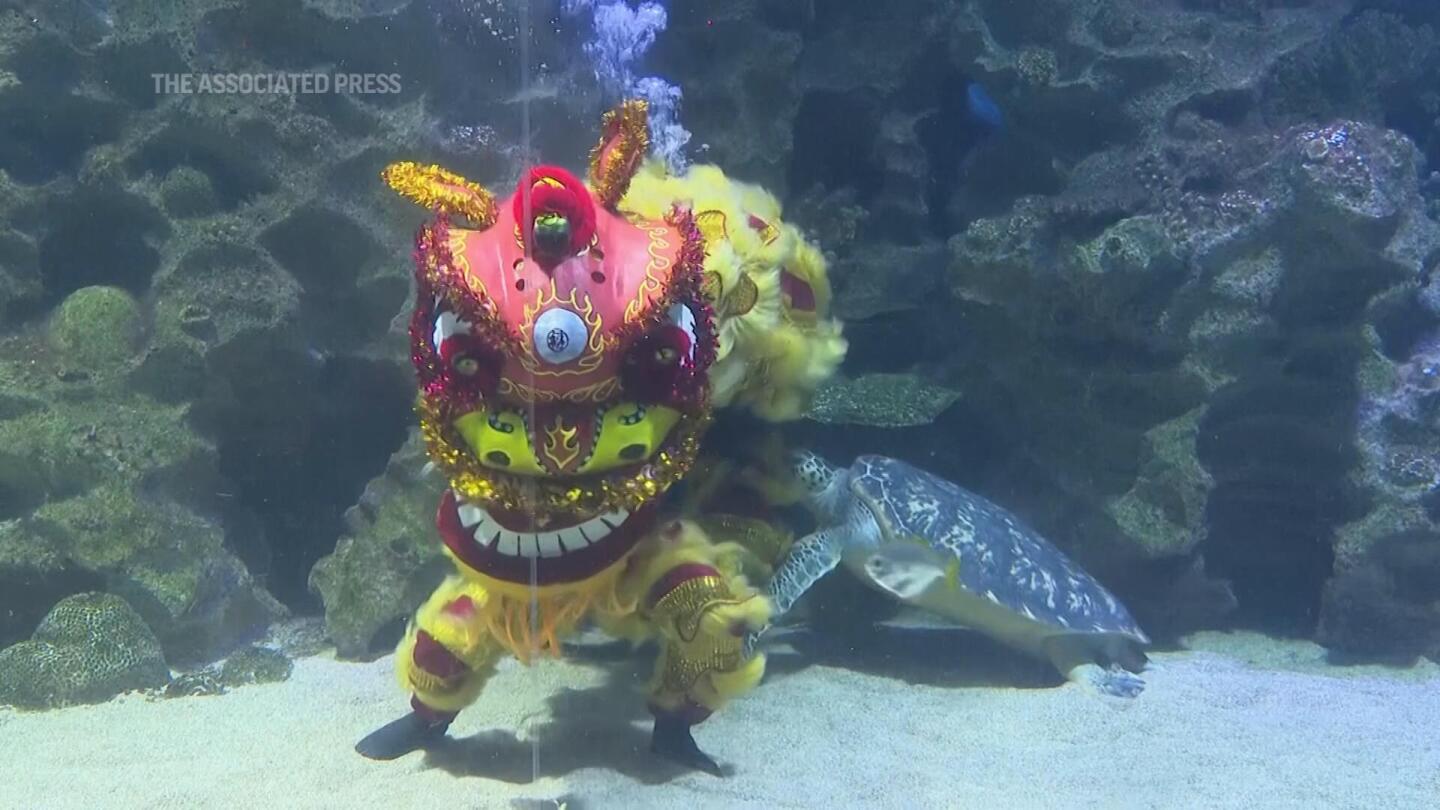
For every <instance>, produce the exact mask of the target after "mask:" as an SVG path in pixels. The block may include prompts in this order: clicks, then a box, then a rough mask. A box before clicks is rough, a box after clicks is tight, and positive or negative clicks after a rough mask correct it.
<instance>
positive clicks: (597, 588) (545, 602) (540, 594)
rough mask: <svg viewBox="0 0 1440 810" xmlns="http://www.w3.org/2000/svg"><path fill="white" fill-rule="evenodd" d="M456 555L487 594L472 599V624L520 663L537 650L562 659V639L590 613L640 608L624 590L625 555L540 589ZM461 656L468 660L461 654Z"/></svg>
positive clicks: (467, 576)
mask: <svg viewBox="0 0 1440 810" xmlns="http://www.w3.org/2000/svg"><path fill="white" fill-rule="evenodd" d="M446 551H447V552H448V551H449V549H446ZM632 553H633V552H632ZM451 559H452V561H454V562H455V564H456V567H457V568H458V569H459V570H460V572H461V575H462V576H461V577H460V578H461V579H462V580H463V581H464V582H465V583H466V586H467V587H469V588H473V589H476V591H478V592H480V593H483V594H485V601H484V603H483V604H482V603H480V602H479V601H478V600H473V598H472V601H475V602H476V607H477V610H476V613H475V616H474V617H473V618H472V619H471V622H470V623H471V625H473V627H474V631H473V632H476V633H479V634H481V635H482V636H484V637H488V638H490V639H491V640H492V641H493V643H494V644H495V645H497V646H498V647H499V648H501V649H504V650H506V651H509V652H510V653H511V654H512V655H514V656H515V657H516V658H518V659H519V660H520V661H521V663H527V664H528V663H529V662H530V661H531V659H532V658H533V657H534V656H535V655H536V654H544V655H549V656H552V657H559V656H560V654H561V646H560V640H561V639H562V638H564V637H565V636H567V635H569V634H571V633H573V632H574V631H575V628H576V627H577V626H578V625H579V623H580V622H581V621H582V620H583V619H584V618H585V617H586V616H587V614H591V613H595V614H599V615H611V616H623V615H627V614H630V613H633V612H634V611H635V609H636V604H637V601H638V600H637V599H635V598H633V597H627V596H626V595H624V594H622V593H621V591H620V587H619V586H620V579H621V575H622V574H623V573H624V571H625V569H626V559H625V558H622V559H621V560H620V561H618V562H616V563H614V564H613V565H611V566H610V567H609V568H606V569H605V570H604V571H601V572H600V573H598V574H596V575H594V576H592V577H590V578H588V579H584V580H581V581H579V582H572V583H565V584H563V585H543V586H540V587H536V588H531V587H530V586H529V585H524V584H520V583H515V582H506V581H504V580H499V579H495V578H493V577H488V576H485V575H484V574H481V573H480V572H478V571H475V570H474V569H472V568H470V567H469V566H466V565H464V564H462V563H460V562H459V561H458V560H455V558H454V556H453V555H451ZM452 579H453V578H452ZM443 587H444V586H442V589H443ZM437 593H438V591H437ZM467 593H468V592H467ZM434 598H435V597H434V596H432V597H431V599H434ZM537 622H538V623H537ZM421 626H422V627H423V626H424V624H423V622H422V625H421ZM425 629H426V630H427V632H428V631H429V628H428V627H426V628H425ZM432 635H433V634H432ZM436 638H437V640H439V637H438V636H437V637H436ZM446 646H447V647H448V646H449V645H448V644H447V645H446ZM456 657H458V658H461V660H465V659H464V658H463V657H462V656H460V655H459V654H458V653H457V655H456Z"/></svg>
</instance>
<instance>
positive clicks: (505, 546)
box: [495, 529, 520, 557]
mask: <svg viewBox="0 0 1440 810" xmlns="http://www.w3.org/2000/svg"><path fill="white" fill-rule="evenodd" d="M495 548H496V550H497V551H499V552H500V553H501V554H505V555H507V556H510V557H517V556H519V555H520V535H519V534H518V533H517V532H512V531H510V530H509V529H501V530H500V545H498V546H496V547H495Z"/></svg>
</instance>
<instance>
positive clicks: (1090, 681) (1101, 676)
mask: <svg viewBox="0 0 1440 810" xmlns="http://www.w3.org/2000/svg"><path fill="white" fill-rule="evenodd" d="M1066 677H1067V678H1069V679H1070V680H1071V681H1072V682H1074V683H1078V684H1080V685H1081V686H1084V687H1086V688H1087V689H1091V690H1093V691H1095V692H1097V693H1099V694H1102V695H1106V696H1109V697H1118V698H1133V697H1136V696H1137V695H1139V694H1140V693H1141V692H1143V691H1145V680H1144V679H1143V678H1141V677H1140V676H1139V675H1136V674H1134V673H1132V672H1128V671H1126V670H1125V669H1124V668H1122V667H1118V666H1112V667H1108V668H1107V667H1102V666H1100V665H1099V664H1081V665H1080V666H1078V667H1075V668H1074V669H1072V670H1070V671H1069V672H1068V673H1066Z"/></svg>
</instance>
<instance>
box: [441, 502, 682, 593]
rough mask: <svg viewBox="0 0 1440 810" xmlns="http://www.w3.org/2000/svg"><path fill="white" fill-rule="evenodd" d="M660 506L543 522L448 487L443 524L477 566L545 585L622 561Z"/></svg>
mask: <svg viewBox="0 0 1440 810" xmlns="http://www.w3.org/2000/svg"><path fill="white" fill-rule="evenodd" d="M654 515H655V507H654V506H653V505H646V506H643V507H641V508H640V509H638V510H636V511H633V512H632V511H627V510H624V509H617V510H614V511H610V512H604V513H602V514H599V515H594V516H592V517H589V518H585V519H581V518H580V516H578V515H571V516H566V517H562V516H550V517H549V521H550V522H548V523H543V525H542V522H541V521H540V520H539V519H538V518H536V517H534V516H530V515H526V514H514V515H512V514H509V513H507V512H504V511H502V510H500V509H499V508H491V509H487V508H485V507H482V506H480V505H479V504H477V503H473V502H471V501H466V500H461V499H459V498H457V497H456V495H455V492H454V490H447V491H446V493H445V496H444V499H443V500H442V501H441V505H440V512H439V515H438V516H437V518H438V520H437V526H438V528H439V529H440V537H441V539H442V540H443V541H444V543H445V546H446V547H447V548H448V549H450V552H451V553H452V554H453V555H454V556H455V558H456V559H457V560H458V561H459V562H461V563H463V564H464V565H466V566H469V567H470V568H471V569H473V570H475V571H478V572H480V573H482V574H486V575H488V576H491V577H495V578H497V579H502V580H506V581H509V582H517V583H526V582H530V583H535V584H540V585H548V584H559V583H565V582H579V581H581V580H584V579H586V578H588V577H591V576H594V575H595V574H596V573H598V572H599V571H602V570H604V569H605V568H606V567H608V566H610V565H613V564H614V563H616V562H618V561H619V560H621V559H622V558H624V556H625V555H626V554H627V553H629V551H630V550H631V549H633V548H634V547H635V544H636V543H638V542H639V541H640V539H641V538H642V537H644V536H645V534H646V532H648V531H649V529H650V527H651V525H652V524H653V522H654Z"/></svg>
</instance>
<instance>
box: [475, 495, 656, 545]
mask: <svg viewBox="0 0 1440 810" xmlns="http://www.w3.org/2000/svg"><path fill="white" fill-rule="evenodd" d="M456 512H457V513H458V514H459V516H460V525H462V526H464V527H465V528H467V529H471V527H472V526H473V527H474V528H473V529H471V532H472V535H473V536H474V538H475V542H476V543H477V544H478V545H480V546H481V547H482V548H484V547H489V546H494V548H495V550H496V551H498V552H500V553H501V554H505V555H507V556H510V557H560V556H563V555H564V554H566V553H568V552H571V551H579V550H580V549H582V548H585V547H586V546H588V545H592V544H594V543H598V542H600V541H601V540H604V539H605V538H606V537H609V536H610V533H611V532H612V531H614V530H615V529H616V528H617V527H619V526H620V524H622V523H624V522H625V520H626V519H627V518H629V517H630V513H629V512H626V511H625V510H623V509H621V510H618V511H615V512H607V513H605V514H603V515H598V516H596V517H593V518H590V519H589V520H587V521H585V522H584V523H581V524H580V525H578V526H570V527H567V528H564V529H557V530H555V531H551V532H516V531H511V530H510V529H507V528H505V527H504V526H501V525H500V524H499V523H498V522H496V520H495V518H492V517H490V515H489V513H487V512H486V511H485V510H484V509H481V508H480V507H478V506H476V505H475V504H471V503H462V504H460V505H459V507H457V509H456Z"/></svg>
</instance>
